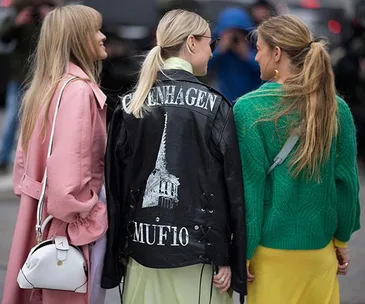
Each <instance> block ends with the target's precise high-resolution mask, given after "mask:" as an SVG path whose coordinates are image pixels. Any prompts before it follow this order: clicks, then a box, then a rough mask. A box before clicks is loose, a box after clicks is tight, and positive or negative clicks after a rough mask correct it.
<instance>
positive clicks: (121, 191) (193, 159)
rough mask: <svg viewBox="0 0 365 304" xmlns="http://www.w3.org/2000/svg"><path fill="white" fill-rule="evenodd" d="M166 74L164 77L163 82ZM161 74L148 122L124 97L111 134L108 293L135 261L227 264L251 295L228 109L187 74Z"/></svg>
mask: <svg viewBox="0 0 365 304" xmlns="http://www.w3.org/2000/svg"><path fill="white" fill-rule="evenodd" d="M165 75H167V76H168V77H166V76H165ZM165 75H163V74H162V73H160V74H159V75H158V81H157V82H156V85H155V86H154V87H153V88H152V90H151V91H150V94H149V96H148V98H147V101H148V105H149V111H148V112H147V113H146V114H145V116H144V118H143V119H136V118H135V117H134V116H132V115H128V114H126V112H125V111H124V110H123V109H124V106H125V105H127V104H128V102H129V101H130V100H131V94H129V95H126V96H124V97H123V98H122V101H121V103H120V105H118V106H117V108H116V110H115V112H114V115H113V118H112V121H111V124H110V129H109V137H108V146H107V152H106V193H107V201H108V217H109V230H108V232H107V239H108V241H107V251H106V257H105V265H104V271H103V278H102V287H104V288H113V287H115V286H117V285H118V284H119V283H120V280H121V277H122V276H124V274H125V267H126V261H127V258H128V257H132V258H133V259H135V260H136V261H137V262H139V263H140V264H142V265H144V266H147V267H152V268H174V267H181V266H187V265H193V264H199V263H209V264H212V265H214V266H225V265H230V266H231V269H232V287H233V289H234V290H235V291H237V292H239V293H240V294H246V232H245V229H246V228H245V227H246V225H245V214H244V199H243V182H242V173H241V162H240V155H239V149H238V143H237V136H236V129H235V125H234V120H233V113H232V107H231V105H230V103H229V102H228V101H227V100H226V99H225V98H224V97H223V96H222V95H221V94H220V93H219V92H217V91H216V90H214V89H212V88H210V87H208V86H207V85H205V84H203V83H201V82H199V81H198V80H197V79H196V78H195V77H194V76H193V75H192V74H190V73H188V72H185V71H183V70H166V71H165Z"/></svg>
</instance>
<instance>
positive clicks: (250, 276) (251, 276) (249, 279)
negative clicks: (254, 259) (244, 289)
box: [247, 265, 255, 283]
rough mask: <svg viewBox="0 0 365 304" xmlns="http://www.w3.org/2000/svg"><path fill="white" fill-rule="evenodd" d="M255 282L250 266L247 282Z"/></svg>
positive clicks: (248, 267)
mask: <svg viewBox="0 0 365 304" xmlns="http://www.w3.org/2000/svg"><path fill="white" fill-rule="evenodd" d="M253 281H255V276H254V275H253V274H252V273H251V272H250V266H249V265H248V266H247V282H248V283H252V282H253Z"/></svg>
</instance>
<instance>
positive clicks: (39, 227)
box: [35, 76, 78, 243]
mask: <svg viewBox="0 0 365 304" xmlns="http://www.w3.org/2000/svg"><path fill="white" fill-rule="evenodd" d="M76 78H78V77H76V76H75V77H72V78H70V79H68V80H67V81H66V82H65V83H64V84H63V86H62V88H61V91H60V94H59V96H58V99H57V104H56V108H55V113H54V116H53V121H52V129H51V135H50V138H49V145H48V151H47V159H48V158H49V157H50V156H51V152H52V146H53V139H54V133H55V126H56V119H57V114H58V109H59V107H60V102H61V98H62V94H63V91H64V90H65V88H66V86H67V84H69V83H70V82H71V81H73V80H75V79H76ZM46 185H47V162H46V168H45V169H44V175H43V179H42V192H41V195H40V197H39V201H38V207H37V223H36V226H35V229H36V236H37V242H38V243H39V242H41V241H42V238H43V231H44V228H45V227H46V226H47V224H48V223H49V222H50V220H51V219H52V218H53V216H52V215H49V216H48V217H47V218H46V219H45V220H44V222H43V224H42V214H43V205H44V195H45V193H46Z"/></svg>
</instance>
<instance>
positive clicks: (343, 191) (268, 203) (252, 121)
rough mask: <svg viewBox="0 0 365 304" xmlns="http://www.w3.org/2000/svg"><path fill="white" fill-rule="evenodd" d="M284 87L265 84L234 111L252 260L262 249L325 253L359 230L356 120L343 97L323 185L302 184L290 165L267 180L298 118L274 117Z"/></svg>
mask: <svg viewBox="0 0 365 304" xmlns="http://www.w3.org/2000/svg"><path fill="white" fill-rule="evenodd" d="M281 97H282V86H281V84H278V83H266V84H264V85H262V86H261V87H260V88H259V89H257V90H256V91H253V92H251V93H249V94H246V95H244V96H243V97H241V98H240V99H239V100H238V101H237V103H236V104H235V107H234V115H235V121H236V126H237V134H238V139H239V145H240V152H241V158H242V171H243V180H244V188H245V203H246V216H247V250H248V252H247V258H248V259H250V258H251V257H252V256H253V254H254V252H255V250H256V248H257V246H258V245H259V244H261V245H263V246H265V247H269V248H276V249H288V250H290V249H293V250H306V249H308V250H310V249H320V248H324V247H325V246H326V245H327V244H328V243H329V242H330V241H331V239H332V238H336V239H338V240H339V241H342V242H347V241H348V240H349V239H350V236H351V234H352V233H353V232H354V231H356V230H358V229H359V228H360V204H359V181H358V172H357V163H356V139H355V127H354V123H353V118H352V116H351V113H350V110H349V108H348V106H347V104H346V103H345V102H344V101H343V100H342V99H341V98H339V97H337V102H338V113H337V116H338V123H339V132H338V135H337V137H336V138H334V140H333V145H332V149H331V155H330V158H329V160H328V161H326V162H325V163H324V164H323V166H322V169H321V175H320V176H321V181H320V182H316V181H315V180H307V179H306V178H305V177H304V174H300V175H299V176H298V177H297V178H294V177H293V174H292V173H291V171H290V168H289V166H290V159H291V157H292V155H293V152H294V151H295V149H296V148H297V147H295V148H294V149H293V151H292V152H291V154H290V155H289V157H288V158H287V159H286V161H285V162H284V163H283V164H282V165H280V166H277V167H276V168H275V169H274V171H273V172H271V173H270V174H269V175H267V174H266V172H267V171H268V169H269V167H270V165H271V164H272V162H273V159H274V158H275V156H276V155H277V154H278V152H279V151H280V149H281V148H282V146H283V144H284V142H285V140H286V139H287V137H288V136H289V132H290V127H289V126H290V125H291V124H290V122H292V121H293V119H297V118H298V116H295V115H292V117H282V118H281V119H280V120H279V121H278V123H277V125H275V123H274V122H272V121H267V120H263V118H267V117H273V112H274V110H275V108H277V106H278V105H279V104H280V100H281Z"/></svg>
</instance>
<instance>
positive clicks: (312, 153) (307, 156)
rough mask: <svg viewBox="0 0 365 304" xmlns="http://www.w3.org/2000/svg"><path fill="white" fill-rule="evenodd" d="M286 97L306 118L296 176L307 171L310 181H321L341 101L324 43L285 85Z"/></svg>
mask: <svg viewBox="0 0 365 304" xmlns="http://www.w3.org/2000/svg"><path fill="white" fill-rule="evenodd" d="M284 92H285V93H284V98H285V99H286V100H287V101H288V102H293V100H296V101H295V104H296V107H297V109H299V113H300V114H301V117H302V122H301V124H302V132H303V133H302V139H301V141H300V144H299V147H298V149H297V151H296V154H295V155H294V158H293V166H295V170H294V172H295V174H296V175H298V173H299V172H301V171H302V170H304V169H306V176H307V177H308V178H316V179H319V174H320V169H321V166H322V164H323V163H324V162H325V161H326V160H327V159H328V158H329V156H330V152H331V147H332V141H333V138H334V137H335V136H336V135H337V116H336V113H337V102H336V89H335V82H334V75H333V71H332V67H331V61H330V57H329V54H328V53H327V51H326V49H325V48H324V44H323V42H313V43H311V45H310V50H309V51H308V53H307V55H306V56H305V59H304V63H303V70H302V71H301V72H300V73H299V74H298V75H297V76H295V77H293V78H292V79H289V80H288V81H287V82H284Z"/></svg>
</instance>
